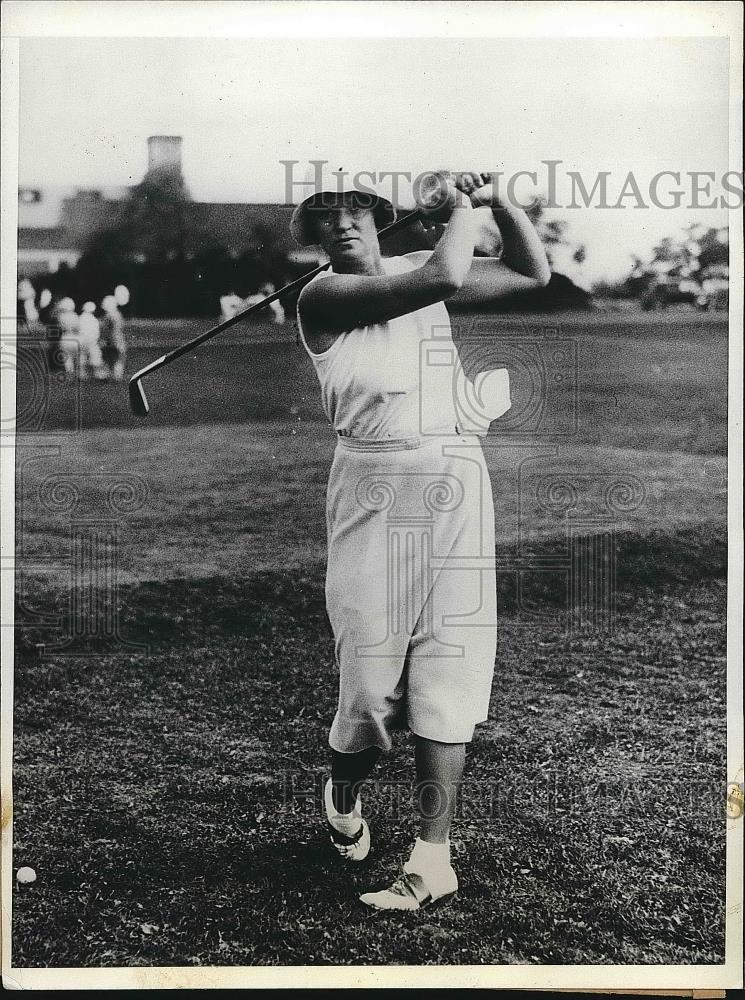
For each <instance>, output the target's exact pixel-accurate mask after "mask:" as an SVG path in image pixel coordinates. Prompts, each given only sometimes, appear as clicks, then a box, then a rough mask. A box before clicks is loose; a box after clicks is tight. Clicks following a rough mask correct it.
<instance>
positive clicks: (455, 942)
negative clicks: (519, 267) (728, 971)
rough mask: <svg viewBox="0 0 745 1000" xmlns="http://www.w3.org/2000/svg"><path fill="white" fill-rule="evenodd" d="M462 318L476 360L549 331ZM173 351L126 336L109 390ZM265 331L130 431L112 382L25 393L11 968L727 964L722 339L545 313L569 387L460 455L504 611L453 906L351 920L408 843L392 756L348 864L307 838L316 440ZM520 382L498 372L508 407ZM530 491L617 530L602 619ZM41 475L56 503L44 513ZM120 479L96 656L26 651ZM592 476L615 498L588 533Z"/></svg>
mask: <svg viewBox="0 0 745 1000" xmlns="http://www.w3.org/2000/svg"><path fill="white" fill-rule="evenodd" d="M474 322H482V323H488V324H491V325H492V326H493V327H494V329H495V331H496V332H495V337H496V342H497V346H496V347H494V348H493V350H494V351H495V354H494V358H495V360H496V361H498V360H499V358H504V357H506V356H511V357H515V353H514V351H515V348H514V343H515V341H517V340H518V338H520V337H523V338H531V337H533V338H534V339H536V338H537V339H538V340H542V338H543V337H544V334H543V333H542V332H541V330H542V327H541V323H542V322H543V321H540V320H534V319H530V320H528V321H527V324H526V323H523V321H518V320H515V319H514V318H509V319H500V320H495V319H494V318H492V319H490V320H486V319H485V318H482V319H481V320H478V318H477V319H476V320H474V319H473V318H470V319H469V320H468V323H467V324H466V327H465V328H464V329H465V332H464V333H463V338H462V339H463V342H464V344H465V347H464V348H463V349H462V350H463V356H464V363H465V358H466V356H467V355H468V350H469V348H468V345H469V344H471V343H472V342H473V337H472V334H473V329H474V328H473V323H474ZM545 322H548V321H545ZM553 322H554V325H556V322H557V321H556V320H554V321H553ZM544 325H545V324H544ZM193 332H196V331H192V330H191V329H189V330H188V331H187V330H184V329H178V328H171V327H169V326H166V325H161V326H155V325H153V326H152V327H151V328H148V327H142V328H141V329H139V330H138V331H137V342H136V343H134V345H133V348H132V350H131V352H130V356H129V359H128V361H129V367H130V370H134V369H135V368H137V367H140V366H141V365H142V364H144V363H145V362H146V361H148V360H151V359H152V358H153V357H154V356H157V354H158V353H162V350H163V349H166V347H167V346H171V344H172V343H175V342H177V341H178V340H180V339H183V338H185V337H186V336H191V335H193ZM272 335H273V331H271V330H270V329H269V328H263V327H258V326H257V327H255V328H251V329H250V330H249V331H248V332H247V333H246V334H245V335H244V336H243V337H242V338H241V339H238V338H236V339H235V340H232V341H229V342H223V343H221V344H212V345H210V346H209V347H207V348H205V349H203V350H202V351H200V352H199V354H198V355H197V356H195V357H194V358H188V359H184V362H183V366H182V367H181V368H180V369H179V371H178V373H177V372H176V370H175V368H174V369H173V370H171V372H169V374H168V376H167V377H166V375H165V374H164V375H163V378H162V379H158V380H156V379H154V380H153V382H152V383H151V384H150V385H149V386H148V391H149V395H150V398H151V402H152V405H153V415H152V418H151V419H150V420H149V421H148V422H146V423H143V422H136V421H135V420H134V418H132V417H130V416H129V414H128V412H127V410H126V402H125V400H124V394H123V393H122V392H121V390H120V389H115V388H114V387H113V386H104V385H83V386H81V387H80V389H81V393H80V396H79V398H78V397H77V390H76V389H75V387H71V386H54V387H53V391H52V394H51V395H50V396H49V397H47V401H46V405H45V409H44V412H43V414H42V416H41V417H40V418H39V421H38V425H37V426H36V427H35V428H34V429H35V433H33V434H32V433H29V434H27V435H26V436H25V437H24V438H23V439H22V440H21V441H20V442H19V444H21V445H25V446H24V447H19V450H18V468H19V480H18V500H19V511H20V514H21V516H20V518H19V526H18V566H19V571H20V572H19V585H18V589H19V605H18V608H19V610H18V616H19V619H20V620H22V621H23V622H24V625H23V627H22V628H19V630H18V640H19V641H18V655H17V660H16V687H15V758H14V767H15V777H14V800H15V822H14V838H15V848H14V859H13V864H14V869H15V868H18V867H20V866H21V865H30V866H32V867H34V868H35V870H36V872H37V874H38V879H37V881H36V882H35V883H33V884H31V885H17V886H16V887H15V890H14V893H15V894H14V903H13V905H14V911H13V962H14V965H16V966H19V967H42V966H117V965H265V964H290V965H293V964H297V965H303V964H334V963H342V964H373V965H374V964H412V963H413V964H418V963H425V964H452V963H455V964H465V965H476V964H482V963H485V964H517V963H537V964H544V963H548V964H575V963H576V964H609V963H619V964H628V963H639V964H647V963H649V964H682V963H692V964H693V963H701V964H705V963H719V962H721V961H723V957H724V905H725V898H724V875H725V857H724V834H725V825H724V822H723V809H722V806H721V803H722V800H723V790H724V787H725V783H726V777H725V735H726V733H725V721H726V720H725V676H726V671H725V631H726V591H725V588H724V582H725V571H726V482H725V480H724V475H725V474H726V461H725V457H724V453H725V448H726V347H727V344H726V324H725V323H724V322H722V321H716V320H712V319H710V318H709V317H698V316H690V315H686V314H676V315H672V314H671V315H666V316H663V317H657V318H655V319H654V320H652V319H650V318H649V317H646V316H645V317H640V318H638V319H636V320H635V319H625V318H624V319H623V321H619V320H617V319H614V318H606V317H602V316H598V317H596V316H590V317H587V316H583V317H576V318H564V317H562V318H560V320H559V329H558V332H557V334H556V335H555V336H558V337H559V338H560V339H562V340H565V341H567V342H569V344H570V348H568V349H567V351H568V354H569V356H570V357H571V358H574V359H575V361H576V365H575V366H574V368H573V369H572V371H573V372H576V376H575V375H573V377H572V380H570V383H569V385H568V386H567V383H566V382H564V383H562V385H563V388H562V389H561V391H556V392H555V393H554V395H553V396H552V397H551V398H550V399H549V400H548V404H550V405H548V404H547V405H546V407H545V408H544V411H543V412H542V413H541V414H540V417H539V418H536V419H535V420H534V422H533V423H532V424H530V423H529V422H524V423H522V424H521V423H520V422H519V421H517V422H515V421H514V420H513V424H512V425H510V424H509V422H505V423H504V424H503V425H502V426H500V425H496V426H495V429H494V431H493V432H492V433H491V434H490V435H489V438H488V439H487V441H486V442H485V453H486V456H487V462H488V464H489V467H490V471H491V473H492V482H493V488H494V495H495V505H496V509H497V553H498V557H499V566H500V571H499V594H500V601H501V609H502V610H501V617H500V637H499V652H498V660H497V669H496V674H495V682H494V688H493V699H492V713H491V717H490V720H489V721H488V722H487V723H485V724H484V725H482V726H480V727H479V729H478V730H477V735H476V739H475V740H474V743H473V744H472V745H471V748H470V752H469V763H468V766H467V772H466V779H465V788H464V795H463V796H462V800H461V811H460V816H459V818H458V821H457V823H456V826H455V828H454V833H453V849H454V858H455V860H454V863H455V866H456V868H457V870H458V872H459V877H460V880H461V891H460V893H459V895H458V897H457V901H455V902H453V903H451V904H448V905H447V906H445V907H442V908H441V909H439V910H436V911H427V910H424V911H422V912H421V913H420V914H416V913H414V914H397V915H396V914H394V915H385V914H378V913H375V912H369V911H366V910H364V909H363V908H362V907H361V906H360V905H359V904H358V903H357V902H356V900H357V895H358V894H359V893H360V892H361V891H364V890H366V889H369V888H373V887H375V888H377V887H379V886H382V885H383V884H385V883H386V882H387V881H388V880H389V879H390V877H391V875H393V874H394V872H395V871H396V869H397V866H398V865H399V864H400V862H401V860H403V859H404V858H405V855H406V852H407V850H408V847H409V844H410V842H411V840H412V839H413V836H414V824H413V821H412V811H411V795H412V786H411V771H412V766H411V765H412V746H411V743H410V741H409V739H408V737H405V736H403V735H402V736H401V737H400V739H399V741H398V743H397V746H396V749H395V751H394V753H393V754H392V755H391V756H390V757H389V758H388V760H387V761H386V762H385V767H384V769H382V770H381V771H380V773H379V774H378V777H377V780H375V781H373V782H371V784H370V787H369V793H368V795H367V796H366V799H365V808H366V812H367V815H368V817H369V819H370V822H371V827H372V831H373V837H374V843H375V847H376V850H375V852H374V854H373V855H372V856H371V859H370V861H369V862H367V863H365V864H363V865H361V866H359V867H356V868H355V869H354V871H353V872H351V873H350V872H349V870H348V869H343V868H341V867H340V864H339V863H338V859H337V858H336V857H335V855H333V854H332V851H331V849H330V848H329V847H328V846H327V845H326V843H325V836H324V832H323V828H322V824H321V823H320V821H319V809H320V792H321V785H322V781H323V778H324V774H325V765H326V757H325V755H326V738H327V732H328V726H329V724H330V722H331V718H332V716H333V711H334V707H335V694H336V677H335V672H334V668H333V642H332V637H331V634H330V630H329V627H328V622H327V619H326V616H325V611H324V602H323V572H324V558H325V522H324V488H325V480H326V474H327V471H328V466H329V463H330V460H331V455H332V451H333V445H334V442H333V435H332V434H331V432H330V430H329V429H328V427H327V426H326V424H325V420H324V418H323V416H322V414H321V412H320V406H319V403H318V398H317V397H318V392H317V386H316V384H315V381H314V378H315V377H314V375H313V372H312V370H311V368H310V364H309V363H308V362H307V360H306V359H305V358H304V357H303V356H302V354H301V353H300V352H299V350H298V349H297V348H296V347H295V346H294V344H293V343H292V342H291V341H290V342H289V343H281V342H274V343H267V344H263V345H260V344H259V343H258V342H259V341H261V340H262V339H269V338H270V337H271V336H272ZM550 336H554V335H550ZM479 337H481V334H479V336H478V337H476V342H477V343H478V345H479V346H478V350H481V349H482V348H481V346H480V345H481V340H479ZM500 338H501V339H500ZM482 339H483V338H482ZM488 349H489V350H492V348H491V347H490V348H488ZM567 351H565V354H566V353H567ZM510 352H512V354H511V355H510ZM543 357H544V359H545V358H546V357H548V356H547V355H545V354H544V355H543ZM549 360H550V359H549ZM702 373H703V374H702ZM550 374H551V372H550V370H549V375H550ZM24 384H26V385H28V381H27V382H26V383H24V373H23V371H20V372H19V398H21V395H22V393H23V391H24ZM547 384H551V383H550V380H549V381H547ZM529 391H530V387H529V386H528V385H527V382H526V380H525V377H524V375H523V376H521V374H520V371H519V365H517V363H516V370H515V393H514V405H513V411H514V410H517V411H519V412H524V413H527V412H528V408H527V406H523V403H524V402H525V400H526V399H527V398H528V395H529ZM521 407H522V410H521ZM573 413H574V414H576V416H577V419H576V421H574V422H573V421H572V420H570V419H569V418H568V415H569V416H571V415H572V414H573ZM40 444H45V445H50V446H54V448H59V451H58V452H55V451H54V450H53V448H52V447H49V448H47V450H46V451H44V450H42V449H40V448H39V447H38V446H39V445H40ZM551 476H553V477H556V476H563V477H564V478H565V479H566V478H567V477H569V479H570V481H571V482H572V483H573V484H574V485H575V486H576V487H577V489H578V490H579V491H580V492H582V491H583V490H584V493H583V495H582V497H581V499H580V501H579V503H580V506H579V507H578V508H577V515H578V516H580V517H582V518H583V519H584V521H583V523H585V524H586V525H589V527H587V528H586V531H587V533H589V534H592V533H593V532H597V531H605V530H607V529H612V532H613V539H614V545H615V552H616V593H615V598H616V605H615V621H614V628H613V629H612V630H605V631H598V630H592V629H579V630H574V629H572V628H570V627H569V624H570V619H569V618H568V615H567V603H566V596H567V595H566V592H565V590H564V589H563V587H564V583H563V582H562V581H563V580H564V577H563V576H562V573H563V570H562V566H563V565H564V563H562V561H561V560H562V558H563V554H564V553H565V552H566V540H567V522H566V520H565V519H564V516H563V514H562V515H561V516H558V515H557V514H556V512H552V511H550V510H549V511H547V510H546V509H544V508H541V507H540V505H536V504H535V503H534V502H533V501H534V499H535V496H536V483H537V482H538V481H539V480H541V477H543V478H544V479H545V477H551ZM55 477H56V479H55ZM63 478H64V479H66V480H67V481H71V482H73V483H75V484H77V488H78V501H77V506H76V507H75V509H74V512H73V513H71V511H70V509H69V507H65V506H64V504H60V503H57V504H55V503H52V502H49V497H50V495H52V494H50V493H49V491H48V486H49V484H50V483H51V482H53V481H56V480H57V479H60V480H61V479H63ZM135 480H136V481H137V482H138V483H141V484H142V492H141V496H140V497H139V499H137V501H136V502H132V503H131V504H130V506H129V508H128V509H126V510H125V511H124V512H121V511H120V513H119V514H117V516H116V518H115V520H116V522H117V530H118V540H117V545H116V560H117V562H116V578H117V580H118V585H119V589H118V596H117V600H116V602H115V607H114V609H113V613H114V615H115V616H116V620H117V628H118V634H119V636H120V638H121V643H120V645H119V646H117V647H116V648H115V649H110V648H106V647H105V645H104V646H100V645H99V646H97V645H96V642H95V641H93V640H91V645H90V649H88V650H87V654H88V655H82V652H79V653H78V654H77V655H73V654H71V652H70V651H69V650H65V649H58V650H57V651H55V650H54V648H53V647H54V644H55V642H59V641H60V639H61V637H62V636H64V635H65V634H67V632H68V631H69V630H70V628H71V624H70V622H71V619H72V618H74V616H75V614H76V613H78V614H79V612H76V607H77V606H76V604H75V600H76V599H77V597H79V594H78V592H77V591H76V589H75V587H74V586H72V587H71V583H70V580H71V576H70V566H71V562H70V560H71V556H70V545H71V523H72V521H75V522H76V523H77V524H78V525H79V524H81V523H82V524H92V523H93V522H96V521H100V520H101V519H106V518H109V520H110V519H111V516H112V515H111V512H110V507H109V506H107V504H108V503H109V501H110V493H109V490H110V487H111V484H112V483H116V482H128V483H129V484H130V486H133V483H135ZM618 481H624V482H626V483H627V485H628V484H629V483H631V484H640V486H637V485H634V486H633V489H634V490H635V491H636V492H635V493H634V500H633V503H632V502H626V503H625V504H622V505H621V507H620V508H614V510H613V515H612V517H611V518H610V521H609V519H608V512H607V510H606V511H605V513H603V509H602V508H601V507H599V506H598V505H599V503H600V501H599V499H598V497H601V499H602V495H605V494H603V489H604V484H608V483H613V482H618ZM598 484H600V486H601V487H603V489H601V491H600V493H598V492H597V489H596V487H597V486H598ZM138 488H139V487H138ZM133 489H134V487H133ZM585 494H586V495H585ZM45 497H46V498H47V502H46V504H45V502H44V498H45ZM593 526H594V527H593ZM541 560H543V561H541ZM526 565H527V566H528V571H527V572H526V571H525V566H526ZM537 566H542V567H543V569H541V570H540V571H537V570H536V569H535V568H536V567H537ZM546 566H550V567H554V568H553V569H548V570H547V569H546V568H545V567H546ZM530 567H533V569H532V570H531V569H530ZM557 567H558V568H557ZM44 617H46V619H47V621H46V622H45V621H43V620H42V618H44ZM41 641H43V642H44V643H46V647H45V654H44V655H43V656H41V657H39V656H38V655H36V652H35V644H36V643H38V642H41ZM138 644H139V645H138ZM143 645H147V647H148V655H147V656H145V655H143V652H142V646H143ZM248 981H249V980H247V982H248Z"/></svg>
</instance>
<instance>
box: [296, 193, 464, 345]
mask: <svg viewBox="0 0 745 1000" xmlns="http://www.w3.org/2000/svg"><path fill="white" fill-rule="evenodd" d="M473 216H474V211H473V208H472V206H471V202H470V200H469V199H468V198H467V197H465V196H460V197H459V199H458V204H457V205H456V207H455V208H454V209H453V213H452V216H451V219H450V223H449V225H448V229H447V233H446V234H445V235H444V236H443V238H442V239H441V240H440V242H439V243H438V244H437V247H436V248H435V250H434V252H433V253H431V254H428V255H427V259H426V260H423V261H421V266H419V267H417V268H416V269H415V270H411V271H407V272H405V273H404V274H381V275H373V276H368V275H357V274H332V275H330V276H329V277H327V278H324V279H322V280H320V281H314V282H313V283H312V284H310V285H308V286H306V288H304V289H303V291H302V293H301V295H300V298H299V300H298V308H299V310H300V313H301V316H302V320H303V324H304V326H305V327H306V328H307V331H308V333H309V334H310V336H311V337H313V336H314V334H313V331H314V329H315V330H318V331H319V332H320V331H322V332H323V335H324V336H323V337H322V338H321V342H319V343H316V344H314V345H313V346H314V347H316V348H318V349H320V350H325V349H326V347H327V346H330V345H329V344H325V343H324V342H325V341H326V340H327V339H328V338H329V337H331V340H332V342H333V339H335V337H336V336H338V334H339V333H342V332H343V331H345V330H351V329H353V328H354V327H357V326H367V325H370V324H373V323H384V322H386V321H387V320H389V319H394V318H395V317H396V316H403V315H405V314H406V313H409V312H414V311H415V310H417V309H422V308H423V307H424V306H428V305H431V304H432V303H433V302H440V301H442V300H443V299H446V298H448V297H449V296H451V295H453V294H454V293H455V292H456V291H457V290H458V289H459V288H460V287H461V286H462V284H463V282H464V281H465V280H466V277H467V275H468V271H469V268H470V266H471V261H472V259H473V248H474V239H475V230H474V222H473Z"/></svg>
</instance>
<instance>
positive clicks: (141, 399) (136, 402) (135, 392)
mask: <svg viewBox="0 0 745 1000" xmlns="http://www.w3.org/2000/svg"><path fill="white" fill-rule="evenodd" d="M129 407H130V409H131V410H132V413H134V415H135V416H136V417H146V416H147V415H148V413H149V412H150V407H149V405H148V402H147V396H146V395H145V387H144V386H143V384H142V380H141V379H139V378H137V376H136V375H135V377H134V378H131V379H130V380H129Z"/></svg>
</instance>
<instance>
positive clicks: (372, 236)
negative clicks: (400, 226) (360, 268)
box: [314, 203, 378, 259]
mask: <svg viewBox="0 0 745 1000" xmlns="http://www.w3.org/2000/svg"><path fill="white" fill-rule="evenodd" d="M314 216H315V225H316V227H317V230H318V236H319V241H320V243H321V246H322V247H323V249H324V250H325V251H326V253H327V254H328V255H329V257H331V258H332V259H333V258H338V259H345V258H346V259H348V258H350V257H359V256H364V255H365V254H366V253H367V251H368V250H369V249H370V248H371V247H374V246H375V245H376V244H377V241H378V231H377V229H376V227H375V217H374V215H373V213H372V210H371V209H369V208H363V207H362V206H361V205H355V204H354V203H352V204H345V203H342V204H338V205H332V206H329V207H328V208H319V209H316V210H314Z"/></svg>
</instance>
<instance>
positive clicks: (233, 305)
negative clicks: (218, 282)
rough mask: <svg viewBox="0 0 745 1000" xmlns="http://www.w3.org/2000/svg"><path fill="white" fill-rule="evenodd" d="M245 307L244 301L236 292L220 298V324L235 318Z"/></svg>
mask: <svg viewBox="0 0 745 1000" xmlns="http://www.w3.org/2000/svg"><path fill="white" fill-rule="evenodd" d="M242 307H243V299H242V298H240V297H239V296H238V295H236V294H235V292H230V293H229V294H228V295H221V296H220V322H221V323H223V322H224V321H225V320H226V319H232V317H233V316H235V314H236V313H237V312H238V311H239V310H240V309H241V308H242Z"/></svg>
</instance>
